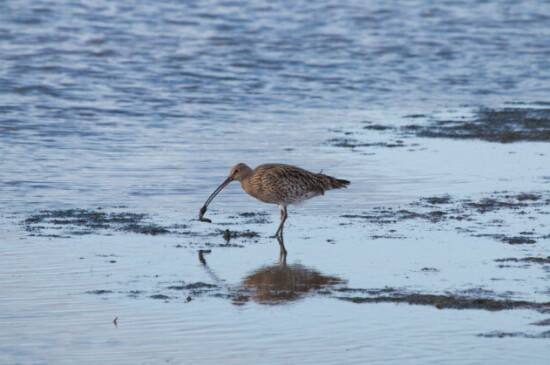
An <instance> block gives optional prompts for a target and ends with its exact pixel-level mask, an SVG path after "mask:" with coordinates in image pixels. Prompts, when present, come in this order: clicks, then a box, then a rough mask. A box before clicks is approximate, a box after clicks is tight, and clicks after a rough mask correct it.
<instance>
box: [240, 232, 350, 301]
mask: <svg viewBox="0 0 550 365" xmlns="http://www.w3.org/2000/svg"><path fill="white" fill-rule="evenodd" d="M279 244H280V245H281V257H280V258H279V264H277V265H271V266H263V267H261V268H259V269H257V270H255V271H254V272H253V273H252V274H250V275H248V276H246V277H245V278H244V279H243V280H242V287H243V289H244V290H243V291H242V292H241V295H240V296H238V297H237V298H234V299H233V303H234V304H237V305H238V304H244V302H247V301H248V300H249V299H252V300H253V301H255V302H257V303H260V304H273V305H276V304H285V303H288V302H291V301H295V300H298V299H300V298H302V297H303V296H305V295H306V294H307V293H309V292H315V291H319V290H322V289H329V288H330V287H333V286H336V285H338V284H343V283H345V281H344V280H343V279H340V278H338V277H336V276H328V275H323V274H321V273H320V272H319V271H317V270H315V269H312V268H308V267H305V266H303V265H301V264H287V263H286V250H285V248H284V243H283V242H282V239H280V240H279Z"/></svg>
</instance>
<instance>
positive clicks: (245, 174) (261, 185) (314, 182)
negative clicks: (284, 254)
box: [199, 163, 350, 238]
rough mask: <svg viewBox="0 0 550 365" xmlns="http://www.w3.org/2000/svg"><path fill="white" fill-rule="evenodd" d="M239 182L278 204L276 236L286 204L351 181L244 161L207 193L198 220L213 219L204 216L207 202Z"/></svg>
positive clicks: (262, 199)
mask: <svg viewBox="0 0 550 365" xmlns="http://www.w3.org/2000/svg"><path fill="white" fill-rule="evenodd" d="M233 180H237V181H239V182H240V183H241V186H242V188H243V190H244V191H246V192H247V193H248V194H249V195H252V196H253V197H254V198H256V199H258V200H260V201H262V202H264V203H269V204H277V205H278V206H279V209H280V210H281V223H280V224H279V228H277V232H276V233H275V236H276V237H281V238H282V236H283V225H284V224H285V221H286V219H287V217H288V213H287V209H286V207H287V205H289V204H299V203H301V202H302V201H304V200H306V199H310V198H313V197H314V196H317V195H324V194H325V191H326V190H332V189H342V188H346V187H347V186H348V185H349V184H350V182H349V181H347V180H342V179H337V178H335V177H332V176H328V175H324V174H322V173H318V174H316V173H313V172H309V171H307V170H304V169H301V168H299V167H297V166H292V165H284V164H264V165H260V166H258V167H256V168H255V169H254V170H252V169H251V168H250V167H248V166H247V165H246V164H244V163H239V164H236V165H235V166H233V168H232V169H231V172H230V173H229V177H228V178H227V179H226V180H225V181H224V182H223V183H222V184H221V185H220V186H219V187H218V188H217V189H216V190H214V192H213V193H212V194H211V195H210V197H209V198H208V199H207V200H206V202H205V203H204V205H203V206H202V208H201V210H200V214H199V219H200V220H201V221H203V222H212V221H211V220H210V219H208V218H203V215H204V213H205V212H206V208H207V207H208V204H210V202H211V201H212V199H214V197H215V196H216V195H217V194H218V193H219V192H220V191H222V189H223V188H225V187H226V186H227V185H228V184H229V183H230V182H231V181H233Z"/></svg>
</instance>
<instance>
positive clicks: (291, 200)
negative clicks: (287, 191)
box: [284, 191, 321, 204]
mask: <svg viewBox="0 0 550 365" xmlns="http://www.w3.org/2000/svg"><path fill="white" fill-rule="evenodd" d="M317 195H321V194H320V193H318V192H316V191H307V192H304V193H299V194H295V195H292V194H291V195H288V196H287V197H285V199H284V203H285V204H300V203H301V202H303V201H304V200H308V199H311V198H313V197H316V196H317Z"/></svg>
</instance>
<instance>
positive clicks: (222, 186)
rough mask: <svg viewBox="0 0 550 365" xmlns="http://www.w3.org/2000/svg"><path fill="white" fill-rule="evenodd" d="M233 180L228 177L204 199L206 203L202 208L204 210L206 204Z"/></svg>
mask: <svg viewBox="0 0 550 365" xmlns="http://www.w3.org/2000/svg"><path fill="white" fill-rule="evenodd" d="M231 181H233V179H232V178H231V177H228V178H227V179H226V180H225V181H224V182H223V183H222V184H221V185H220V186H218V188H217V189H216V190H214V192H213V193H212V194H211V195H210V196H209V197H208V199H206V202H205V203H204V207H205V208H206V207H207V206H208V204H210V202H211V201H212V199H214V198H215V197H216V195H218V193H219V192H220V191H222V189H223V188H225V187H226V186H227V185H228V184H229V183H230V182H231Z"/></svg>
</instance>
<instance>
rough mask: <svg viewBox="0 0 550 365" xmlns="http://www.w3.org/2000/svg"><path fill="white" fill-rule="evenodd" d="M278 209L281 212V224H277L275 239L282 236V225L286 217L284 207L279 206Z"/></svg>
mask: <svg viewBox="0 0 550 365" xmlns="http://www.w3.org/2000/svg"><path fill="white" fill-rule="evenodd" d="M279 209H280V210H281V224H279V228H277V232H275V237H278V236H281V237H282V236H283V225H284V224H285V221H286V218H287V217H288V214H287V212H286V206H284V205H280V206H279Z"/></svg>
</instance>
